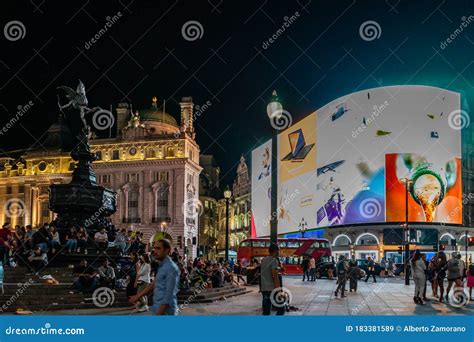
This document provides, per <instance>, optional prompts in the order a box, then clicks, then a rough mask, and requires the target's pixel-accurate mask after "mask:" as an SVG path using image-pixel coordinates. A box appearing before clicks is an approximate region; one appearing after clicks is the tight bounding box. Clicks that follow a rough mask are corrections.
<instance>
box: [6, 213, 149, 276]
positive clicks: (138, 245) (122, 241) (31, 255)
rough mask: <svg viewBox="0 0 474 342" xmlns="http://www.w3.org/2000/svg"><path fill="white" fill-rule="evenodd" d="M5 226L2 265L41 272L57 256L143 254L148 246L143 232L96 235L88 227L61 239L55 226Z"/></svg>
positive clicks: (120, 231)
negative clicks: (111, 250)
mask: <svg viewBox="0 0 474 342" xmlns="http://www.w3.org/2000/svg"><path fill="white" fill-rule="evenodd" d="M11 228H12V227H11V226H10V223H8V222H7V223H5V224H3V226H2V227H1V229H0V262H1V263H2V265H6V266H10V267H16V266H17V265H18V264H19V263H23V264H29V265H30V266H31V268H32V269H33V270H34V271H35V272H39V271H40V270H41V269H43V268H44V267H45V266H46V265H48V260H49V259H50V258H51V257H53V256H54V255H56V254H57V253H60V252H61V253H65V254H87V253H88V249H90V248H92V249H96V250H104V249H107V248H114V249H118V251H119V254H120V255H127V254H128V253H130V252H139V253H141V254H142V253H143V252H144V251H145V248H146V243H145V242H144V239H143V233H142V232H134V231H126V230H125V229H122V230H115V229H114V228H113V229H111V230H108V231H107V230H106V229H101V230H99V231H97V232H96V233H95V234H93V236H89V232H88V231H87V229H86V228H85V227H70V228H69V230H68V231H67V233H66V234H65V235H64V236H63V237H62V238H60V236H59V233H58V230H57V227H56V226H55V225H54V224H48V223H45V224H43V225H42V226H41V227H40V228H38V229H33V228H32V226H31V225H27V226H25V227H20V226H15V227H14V229H11Z"/></svg>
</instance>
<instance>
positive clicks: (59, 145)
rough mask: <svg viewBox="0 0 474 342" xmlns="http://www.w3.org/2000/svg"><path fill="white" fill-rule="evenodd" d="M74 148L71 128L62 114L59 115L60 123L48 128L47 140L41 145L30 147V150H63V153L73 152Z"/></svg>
mask: <svg viewBox="0 0 474 342" xmlns="http://www.w3.org/2000/svg"><path fill="white" fill-rule="evenodd" d="M73 146H74V141H73V138H72V134H71V131H70V130H69V127H68V126H67V125H66V123H65V122H64V117H63V115H62V114H60V115H59V117H58V121H57V122H55V123H53V124H52V125H51V126H50V127H49V128H48V133H47V134H46V136H45V138H44V139H42V142H41V143H39V142H38V143H35V144H34V145H33V146H31V147H30V150H32V151H35V150H41V151H44V149H45V148H46V149H48V150H61V151H71V149H72V147H73Z"/></svg>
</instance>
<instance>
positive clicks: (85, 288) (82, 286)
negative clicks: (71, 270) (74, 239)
mask: <svg viewBox="0 0 474 342" xmlns="http://www.w3.org/2000/svg"><path fill="white" fill-rule="evenodd" d="M69 241H70V240H69ZM73 285H74V288H75V289H76V290H77V291H79V292H92V291H94V290H95V288H96V287H97V277H92V278H91V279H90V280H89V281H86V282H82V281H81V280H80V279H77V280H76V281H74V284H73Z"/></svg>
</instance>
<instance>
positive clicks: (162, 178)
mask: <svg viewBox="0 0 474 342" xmlns="http://www.w3.org/2000/svg"><path fill="white" fill-rule="evenodd" d="M153 176H154V177H153V178H154V181H155V182H168V181H169V173H168V171H157V172H155V173H154V174H153ZM98 180H99V183H101V184H110V183H111V175H99V176H98ZM139 181H140V173H138V172H131V173H127V174H125V182H127V183H132V182H139Z"/></svg>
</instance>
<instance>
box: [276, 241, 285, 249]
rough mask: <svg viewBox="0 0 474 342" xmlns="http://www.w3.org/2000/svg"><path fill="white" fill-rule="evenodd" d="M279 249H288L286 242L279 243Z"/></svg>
mask: <svg viewBox="0 0 474 342" xmlns="http://www.w3.org/2000/svg"><path fill="white" fill-rule="evenodd" d="M278 247H280V248H285V247H286V241H279V242H278Z"/></svg>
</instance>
